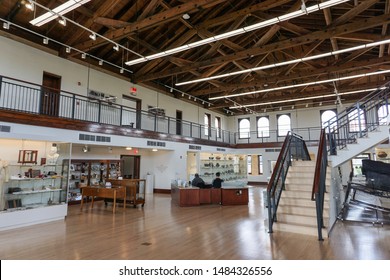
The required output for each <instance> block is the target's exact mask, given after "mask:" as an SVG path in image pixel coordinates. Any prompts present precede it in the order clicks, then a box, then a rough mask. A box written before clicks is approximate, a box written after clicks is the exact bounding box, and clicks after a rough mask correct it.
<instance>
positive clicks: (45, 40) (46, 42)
mask: <svg viewBox="0 0 390 280" xmlns="http://www.w3.org/2000/svg"><path fill="white" fill-rule="evenodd" d="M43 43H44V44H45V45H47V44H49V38H47V37H45V38H43Z"/></svg>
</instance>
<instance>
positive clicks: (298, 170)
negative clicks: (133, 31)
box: [273, 161, 331, 239]
mask: <svg viewBox="0 0 390 280" xmlns="http://www.w3.org/2000/svg"><path fill="white" fill-rule="evenodd" d="M315 164H316V162H315V161H293V162H292V166H290V168H289V171H288V173H287V178H286V182H285V190H283V192H282V196H281V198H280V201H279V207H278V211H277V218H278V220H277V222H276V223H274V225H273V231H275V232H276V231H285V232H293V233H299V234H306V235H312V236H318V230H317V214H316V205H315V201H312V200H311V192H312V187H313V179H314V170H315ZM330 173H331V169H330V167H328V168H327V175H326V189H327V190H330V178H331V176H330ZM328 221H329V197H328V193H326V194H325V202H324V224H325V228H324V229H323V230H322V236H323V238H324V239H326V238H327V237H328V230H327V227H328V223H329V222H328Z"/></svg>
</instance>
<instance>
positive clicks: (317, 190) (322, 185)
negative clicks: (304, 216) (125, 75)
mask: <svg viewBox="0 0 390 280" xmlns="http://www.w3.org/2000/svg"><path fill="white" fill-rule="evenodd" d="M327 166H328V153H327V144H326V133H325V129H322V130H321V134H320V141H319V144H318V152H317V159H316V167H315V172H314V180H313V189H312V193H311V200H315V202H316V213H317V229H318V240H320V241H322V240H324V239H323V237H322V228H323V227H324V199H325V192H326V168H327Z"/></svg>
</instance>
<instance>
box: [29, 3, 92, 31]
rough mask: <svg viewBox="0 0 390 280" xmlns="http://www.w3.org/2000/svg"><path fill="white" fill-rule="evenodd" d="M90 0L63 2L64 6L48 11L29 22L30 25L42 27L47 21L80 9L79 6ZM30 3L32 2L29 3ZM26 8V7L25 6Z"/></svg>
mask: <svg viewBox="0 0 390 280" xmlns="http://www.w3.org/2000/svg"><path fill="white" fill-rule="evenodd" d="M89 1H91V0H69V1H67V2H65V3H64V4H62V5H60V6H58V7H57V8H54V9H53V10H52V11H49V12H47V13H45V14H43V15H41V16H39V17H37V18H35V19H33V20H31V21H30V23H31V24H32V25H35V26H42V25H44V24H45V23H48V22H49V21H52V20H54V19H56V18H58V17H59V16H60V15H64V14H66V13H68V12H70V11H72V10H74V9H76V8H78V7H80V6H81V5H83V4H85V3H87V2H89ZM29 2H31V3H32V1H29ZM26 7H27V5H26Z"/></svg>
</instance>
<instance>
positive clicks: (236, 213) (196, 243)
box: [0, 187, 390, 260]
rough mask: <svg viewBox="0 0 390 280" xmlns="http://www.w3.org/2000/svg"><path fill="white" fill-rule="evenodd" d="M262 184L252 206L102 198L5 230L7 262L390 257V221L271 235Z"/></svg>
mask: <svg viewBox="0 0 390 280" xmlns="http://www.w3.org/2000/svg"><path fill="white" fill-rule="evenodd" d="M262 190H263V188H262V187H252V188H250V189H249V204H248V205H237V206H220V205H202V206H198V207H181V208H180V207H177V206H176V205H173V204H171V197H170V195H167V194H149V195H148V196H147V197H146V204H145V206H144V208H142V207H140V206H139V207H138V208H133V207H128V208H126V209H125V210H124V209H123V208H122V207H118V208H117V211H116V213H115V214H113V213H112V208H111V205H108V206H107V207H106V206H105V205H104V203H103V202H102V201H100V202H97V203H96V204H95V205H94V208H93V209H90V208H89V207H88V206H89V205H86V206H87V207H84V209H83V210H82V211H80V206H79V205H72V206H69V211H68V216H67V218H66V219H65V220H64V221H56V222H50V223H45V224H40V225H34V226H29V227H25V228H22V229H15V230H8V231H3V232H0V248H1V250H0V258H1V259H3V260H28V259H47V260H51V259H55V260H77V259H84V260H110V259H122V260H126V259H134V260H154V259H161V260H208V259H214V260H233V259H238V260H255V259H265V260H272V259H293V260H321V259H329V260H332V259H336V260H337V259H347V260H355V259H386V260H388V259H390V230H389V229H390V226H388V225H385V226H383V227H382V226H373V225H371V224H363V223H351V222H341V221H339V222H337V223H336V225H335V227H334V230H333V231H332V234H331V237H330V239H328V240H325V241H323V242H319V241H318V240H317V238H315V237H312V236H305V235H300V234H292V233H284V232H274V233H272V234H269V233H267V228H266V223H265V222H264V219H265V217H266V212H265V208H264V206H263V203H262Z"/></svg>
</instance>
